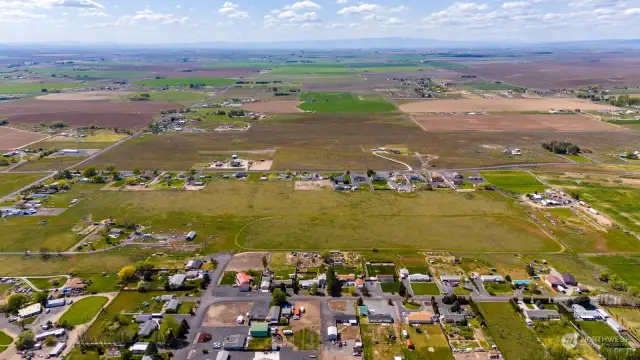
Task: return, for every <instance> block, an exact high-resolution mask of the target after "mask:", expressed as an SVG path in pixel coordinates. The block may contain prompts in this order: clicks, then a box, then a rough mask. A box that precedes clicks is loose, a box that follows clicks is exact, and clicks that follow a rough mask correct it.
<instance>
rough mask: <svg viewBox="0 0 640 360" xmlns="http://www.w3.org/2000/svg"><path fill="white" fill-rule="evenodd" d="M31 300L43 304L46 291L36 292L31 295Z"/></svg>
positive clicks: (45, 298)
mask: <svg viewBox="0 0 640 360" xmlns="http://www.w3.org/2000/svg"><path fill="white" fill-rule="evenodd" d="M33 301H35V302H37V303H39V304H40V305H42V306H44V305H45V304H46V303H47V293H44V292H37V293H35V294H34V295H33Z"/></svg>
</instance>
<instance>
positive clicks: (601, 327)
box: [578, 321, 629, 347]
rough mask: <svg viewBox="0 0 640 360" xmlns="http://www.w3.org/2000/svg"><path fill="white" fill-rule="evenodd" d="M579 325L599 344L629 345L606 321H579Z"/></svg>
mask: <svg viewBox="0 0 640 360" xmlns="http://www.w3.org/2000/svg"><path fill="white" fill-rule="evenodd" d="M578 325H579V326H580V329H582V330H583V331H584V332H586V333H587V335H589V337H591V338H592V339H593V341H595V342H596V344H598V345H605V344H607V345H613V346H612V347H629V344H627V342H626V341H625V340H624V339H623V338H622V337H620V336H619V335H618V333H616V332H615V330H613V329H612V328H611V327H610V326H609V324H607V323H606V322H604V321H578Z"/></svg>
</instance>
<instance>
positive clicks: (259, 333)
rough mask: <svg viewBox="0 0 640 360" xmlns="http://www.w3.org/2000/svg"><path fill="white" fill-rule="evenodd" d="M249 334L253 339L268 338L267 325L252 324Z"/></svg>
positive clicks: (260, 323) (261, 323)
mask: <svg viewBox="0 0 640 360" xmlns="http://www.w3.org/2000/svg"><path fill="white" fill-rule="evenodd" d="M249 334H250V335H251V336H253V337H267V336H269V324H267V323H263V322H252V323H251V328H250V329H249Z"/></svg>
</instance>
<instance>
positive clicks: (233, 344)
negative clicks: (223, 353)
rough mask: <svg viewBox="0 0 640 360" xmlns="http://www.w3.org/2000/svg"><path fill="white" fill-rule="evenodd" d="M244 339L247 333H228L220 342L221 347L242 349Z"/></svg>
mask: <svg viewBox="0 0 640 360" xmlns="http://www.w3.org/2000/svg"><path fill="white" fill-rule="evenodd" d="M246 340H247V335H244V334H233V335H229V336H227V337H226V338H225V339H224V341H223V342H222V348H223V349H224V350H243V349H244V343H245V341H246Z"/></svg>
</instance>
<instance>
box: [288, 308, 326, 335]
mask: <svg viewBox="0 0 640 360" xmlns="http://www.w3.org/2000/svg"><path fill="white" fill-rule="evenodd" d="M295 305H296V306H300V307H304V314H302V315H301V316H300V320H292V321H291V328H292V329H293V331H297V330H301V329H305V328H310V329H313V330H315V331H320V303H319V302H318V301H296V304H295Z"/></svg>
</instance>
